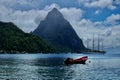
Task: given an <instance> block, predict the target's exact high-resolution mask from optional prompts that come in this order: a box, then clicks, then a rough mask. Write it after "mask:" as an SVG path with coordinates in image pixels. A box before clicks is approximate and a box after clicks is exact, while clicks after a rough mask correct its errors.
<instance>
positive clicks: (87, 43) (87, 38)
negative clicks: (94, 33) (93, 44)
mask: <svg viewBox="0 0 120 80" xmlns="http://www.w3.org/2000/svg"><path fill="white" fill-rule="evenodd" d="M87 48H89V39H88V38H87Z"/></svg>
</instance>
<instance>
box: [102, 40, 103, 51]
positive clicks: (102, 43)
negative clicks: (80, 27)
mask: <svg viewBox="0 0 120 80" xmlns="http://www.w3.org/2000/svg"><path fill="white" fill-rule="evenodd" d="M102 51H103V41H102Z"/></svg>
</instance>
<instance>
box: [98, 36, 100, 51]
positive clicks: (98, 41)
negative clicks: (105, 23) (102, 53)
mask: <svg viewBox="0 0 120 80" xmlns="http://www.w3.org/2000/svg"><path fill="white" fill-rule="evenodd" d="M99 50H100V39H99V35H98V51H99Z"/></svg>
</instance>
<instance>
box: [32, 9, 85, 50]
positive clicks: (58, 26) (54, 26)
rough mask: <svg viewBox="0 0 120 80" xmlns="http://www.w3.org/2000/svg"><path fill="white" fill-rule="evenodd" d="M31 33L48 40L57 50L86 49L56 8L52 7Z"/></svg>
mask: <svg viewBox="0 0 120 80" xmlns="http://www.w3.org/2000/svg"><path fill="white" fill-rule="evenodd" d="M33 34H35V35H37V36H39V37H41V38H43V39H45V40H46V41H48V42H49V43H50V44H51V45H53V46H54V47H55V48H56V50H57V51H58V52H82V51H85V50H86V48H85V47H84V45H83V42H82V40H81V39H80V38H79V37H78V35H77V34H76V32H75V31H74V29H73V28H72V25H71V24H70V23H69V22H68V21H67V20H66V19H65V18H64V17H63V15H62V13H60V11H59V10H58V9H56V8H53V9H52V10H51V11H50V12H49V13H48V15H47V16H46V18H45V20H43V21H41V22H40V24H39V26H38V27H37V28H36V29H35V30H34V31H33Z"/></svg>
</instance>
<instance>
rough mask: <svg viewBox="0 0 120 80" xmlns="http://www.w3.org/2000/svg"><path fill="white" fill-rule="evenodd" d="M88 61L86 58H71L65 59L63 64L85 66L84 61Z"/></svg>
mask: <svg viewBox="0 0 120 80" xmlns="http://www.w3.org/2000/svg"><path fill="white" fill-rule="evenodd" d="M87 59H88V56H84V57H81V58H78V59H72V58H67V59H66V60H65V61H64V63H65V64H85V62H86V60H87Z"/></svg>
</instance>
